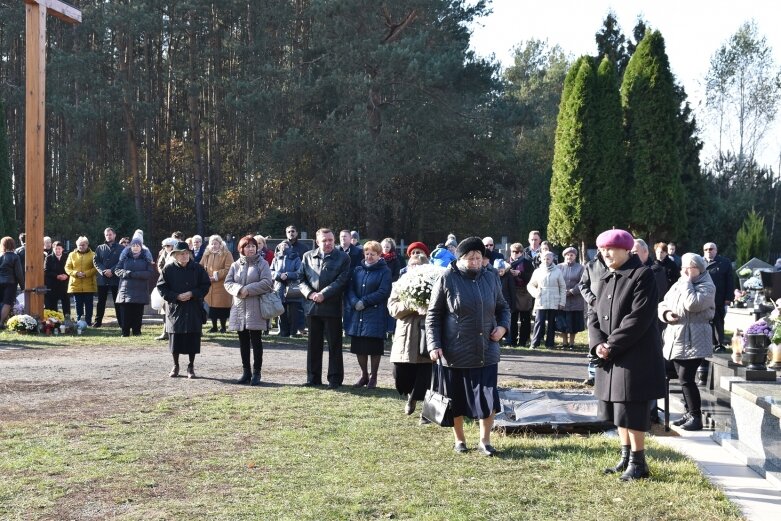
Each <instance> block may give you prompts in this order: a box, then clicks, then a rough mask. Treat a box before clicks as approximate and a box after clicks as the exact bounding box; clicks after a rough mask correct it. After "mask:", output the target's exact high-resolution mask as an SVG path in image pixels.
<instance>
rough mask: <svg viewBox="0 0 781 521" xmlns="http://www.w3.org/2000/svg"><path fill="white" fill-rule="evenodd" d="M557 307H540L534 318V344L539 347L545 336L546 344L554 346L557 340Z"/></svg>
mask: <svg viewBox="0 0 781 521" xmlns="http://www.w3.org/2000/svg"><path fill="white" fill-rule="evenodd" d="M557 312H558V310H556V309H538V310H537V315H536V318H535V320H534V336H533V337H532V345H533V346H534V347H539V346H540V342H542V337H543V336H545V346H546V347H553V344H554V342H555V340H556V313H557Z"/></svg>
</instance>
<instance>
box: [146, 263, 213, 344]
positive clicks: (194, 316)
mask: <svg viewBox="0 0 781 521" xmlns="http://www.w3.org/2000/svg"><path fill="white" fill-rule="evenodd" d="M210 288H211V281H210V280H209V275H207V274H206V270H205V269H203V266H201V265H200V264H198V263H196V262H193V261H192V260H190V262H188V263H187V265H186V266H180V265H179V264H177V263H176V262H169V263H168V264H166V265H165V267H164V268H163V271H162V272H161V273H160V278H159V279H157V290H158V291H159V292H160V295H161V296H162V297H163V299H165V301H166V302H168V312H167V313H166V314H165V331H166V333H200V332H201V328H202V326H203V324H204V322H205V320H206V311H205V310H204V309H203V298H204V297H205V296H206V294H207V293H209V289H210ZM188 291H192V292H193V298H191V299H190V300H188V301H186V302H179V301H178V300H176V297H177V296H178V295H180V294H181V293H187V292H188Z"/></svg>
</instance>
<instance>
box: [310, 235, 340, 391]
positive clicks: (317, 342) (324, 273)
mask: <svg viewBox="0 0 781 521" xmlns="http://www.w3.org/2000/svg"><path fill="white" fill-rule="evenodd" d="M316 237H317V245H318V247H317V248H316V249H314V250H311V251H308V252H306V253H305V254H304V258H303V259H302V260H301V268H300V270H299V272H298V280H299V287H300V288H301V293H302V294H303V295H304V299H305V301H304V311H305V312H306V320H307V325H308V327H309V338H308V344H307V353H306V373H307V377H306V383H305V384H304V385H306V386H315V385H320V384H321V383H322V373H323V347H324V343H323V342H324V340H325V337H326V336H327V337H328V388H329V389H336V388H337V387H339V386H340V385H342V382H343V380H344V362H343V359H342V295H343V293H344V291H345V289H346V288H347V283H348V281H349V280H350V257H348V256H347V254H346V253H344V252H343V251H342V250H341V248H336V247H335V244H334V242H335V238H334V232H333V231H331V230H330V229H328V228H321V229H319V230H317V235H316Z"/></svg>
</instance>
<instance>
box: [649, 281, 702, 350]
mask: <svg viewBox="0 0 781 521" xmlns="http://www.w3.org/2000/svg"><path fill="white" fill-rule="evenodd" d="M715 312H716V285H715V284H713V280H711V277H710V275H709V274H708V272H707V271H706V272H705V273H703V274H701V275H700V276H699V277H697V278H696V279H694V281H690V280H689V279H688V277H682V278H680V279H678V282H676V283H675V284H673V286H672V287H671V288H670V290H669V291H668V292H667V294H666V295H665V296H664V300H663V301H662V302H660V303H659V320H661V321H662V322H664V323H666V324H667V327H666V328H665V330H664V336H663V341H664V349H663V352H664V357H665V358H666V359H667V360H691V359H694V358H705V357H707V356H710V355H711V354H713V332H712V327H711V324H710V321H711V319H712V318H713V315H714V314H715ZM671 313H675V314H676V315H678V317H679V318H678V320H677V321H673V320H672V317H671V316H670V314H671Z"/></svg>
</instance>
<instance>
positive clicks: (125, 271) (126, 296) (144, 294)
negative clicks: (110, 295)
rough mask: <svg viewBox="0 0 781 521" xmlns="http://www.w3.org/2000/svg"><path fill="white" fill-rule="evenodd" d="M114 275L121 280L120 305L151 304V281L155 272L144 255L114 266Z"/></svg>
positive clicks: (126, 258) (118, 301) (130, 257)
mask: <svg viewBox="0 0 781 521" xmlns="http://www.w3.org/2000/svg"><path fill="white" fill-rule="evenodd" d="M114 273H115V274H116V275H117V277H118V278H119V293H118V294H117V303H118V304H149V300H150V298H149V279H152V278H154V277H155V272H154V270H153V269H152V264H150V263H149V260H147V258H146V257H145V256H144V254H143V253H141V254H140V255H139V256H138V257H133V255H132V254H131V255H129V256H127V257H125V258H124V259H122V262H120V263H118V264H117V265H116V266H114Z"/></svg>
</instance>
